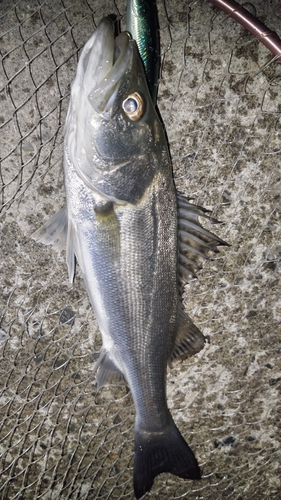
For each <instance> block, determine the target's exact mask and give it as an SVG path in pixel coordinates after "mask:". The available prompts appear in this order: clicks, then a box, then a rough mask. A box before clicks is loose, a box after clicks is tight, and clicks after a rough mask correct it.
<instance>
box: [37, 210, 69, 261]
mask: <svg viewBox="0 0 281 500" xmlns="http://www.w3.org/2000/svg"><path fill="white" fill-rule="evenodd" d="M67 229H68V221H67V212H66V206H65V207H63V208H62V209H61V210H59V211H58V212H57V213H55V214H54V215H52V217H50V219H48V220H47V222H45V224H43V226H41V227H40V228H39V229H37V231H35V232H34V233H33V234H32V235H31V238H33V239H34V240H35V241H38V242H40V243H43V244H44V245H53V247H54V248H55V249H56V250H59V251H60V250H63V248H65V247H66V237H67Z"/></svg>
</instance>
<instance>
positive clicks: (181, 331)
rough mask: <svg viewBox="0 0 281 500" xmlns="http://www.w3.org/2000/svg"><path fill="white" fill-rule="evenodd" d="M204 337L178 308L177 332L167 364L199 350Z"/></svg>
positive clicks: (202, 345)
mask: <svg viewBox="0 0 281 500" xmlns="http://www.w3.org/2000/svg"><path fill="white" fill-rule="evenodd" d="M205 342H206V339H205V337H204V335H203V334H202V333H201V332H200V330H199V329H198V328H197V326H195V325H194V323H193V322H192V320H191V319H190V317H189V316H188V315H187V314H186V313H185V312H184V311H183V310H182V308H181V306H179V309H178V315H177V334H176V338H175V342H174V346H173V350H172V353H171V355H170V357H169V359H168V365H169V366H170V365H171V364H173V363H174V361H178V360H184V359H186V358H189V357H190V356H193V355H194V354H196V353H197V352H199V351H201V349H203V347H204V346H205Z"/></svg>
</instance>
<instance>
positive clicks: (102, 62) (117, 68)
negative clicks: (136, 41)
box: [81, 18, 133, 118]
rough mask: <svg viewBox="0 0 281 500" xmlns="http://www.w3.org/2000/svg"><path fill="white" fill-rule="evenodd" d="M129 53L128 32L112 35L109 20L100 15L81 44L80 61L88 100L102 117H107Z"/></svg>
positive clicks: (128, 60) (131, 51) (127, 62)
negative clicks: (81, 54) (98, 20)
mask: <svg viewBox="0 0 281 500" xmlns="http://www.w3.org/2000/svg"><path fill="white" fill-rule="evenodd" d="M87 45H88V47H87ZM87 49H88V50H87ZM132 57H133V48H132V44H130V36H129V34H128V33H127V32H122V33H120V34H119V35H118V36H117V37H116V38H115V36H114V25H113V22H112V20H111V19H110V18H104V19H102V20H101V22H100V23H99V25H98V27H97V29H96V31H95V33H94V35H93V36H92V37H91V38H90V40H89V41H88V42H87V44H86V46H85V50H84V54H83V60H82V61H81V64H82V68H83V72H84V75H83V87H84V89H85V92H86V95H87V96H88V101H89V102H90V104H91V106H92V108H93V109H94V110H95V111H96V112H97V113H99V114H102V115H103V117H104V118H110V115H111V110H112V107H113V104H114V102H115V99H116V95H117V93H118V89H119V86H120V83H121V81H122V77H123V75H124V74H125V72H126V70H127V69H128V66H130V64H131V62H132Z"/></svg>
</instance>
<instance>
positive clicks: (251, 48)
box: [0, 0, 281, 500]
mask: <svg viewBox="0 0 281 500" xmlns="http://www.w3.org/2000/svg"><path fill="white" fill-rule="evenodd" d="M157 4H158V10H159V20H160V34H161V51H162V71H161V80H160V87H159V97H158V106H159V110H160V112H161V115H162V118H163V121H164V124H165V126H166V130H167V135H168V138H169V144H170V149H171V155H172V160H173V167H174V177H175V183H176V185H177V187H178V189H179V190H180V191H181V192H182V193H184V194H186V195H188V196H190V197H192V198H193V199H194V202H195V203H199V204H201V205H203V206H205V207H206V208H209V209H212V210H213V213H214V215H215V217H217V218H218V219H220V220H221V221H223V223H222V224H221V225H219V226H216V227H215V228H214V229H213V230H215V231H216V233H217V234H218V235H219V236H220V237H221V238H223V239H225V240H226V241H227V242H229V243H230V244H231V247H229V248H223V249H222V250H221V252H220V253H219V254H217V255H215V258H213V259H212V260H210V261H209V262H206V263H205V265H204V267H203V270H202V271H201V272H200V273H199V274H198V278H199V279H198V280H196V281H193V282H192V283H190V284H189V285H187V287H186V294H185V302H184V303H185V307H186V310H187V311H188V312H189V314H190V315H191V317H192V318H193V319H194V322H195V323H196V324H197V326H199V327H200V328H201V330H202V332H203V333H204V335H206V336H207V338H208V339H209V342H208V344H207V345H206V347H205V349H204V350H203V351H201V352H200V353H199V354H198V355H196V356H195V357H194V358H192V359H190V360H187V361H185V362H184V363H182V364H179V365H177V366H176V367H175V368H173V369H172V370H170V371H169V374H168V402H169V407H170V409H171V412H172V414H173V416H174V418H175V421H176V423H177V425H178V426H179V428H180V430H181V431H182V433H183V435H184V436H185V438H186V440H187V441H188V442H189V444H190V445H191V447H192V449H193V450H194V452H195V453H196V456H197V458H198V460H199V462H200V466H201V469H202V472H203V479H202V480H201V481H200V482H189V481H184V480H181V479H179V478H176V477H174V476H171V475H167V474H166V475H161V476H159V477H158V478H157V479H156V480H155V483H154V486H153V489H152V491H151V493H150V494H148V495H147V498H151V499H160V500H170V499H180V498H189V499H190V500H192V499H193V500H195V499H200V500H201V499H202V500H203V499H204V500H207V499H208V500H213V499H216V500H217V499H223V498H227V499H232V500H251V499H253V498H255V500H263V499H271V500H272V499H279V498H281V479H280V478H281V466H280V462H281V451H280V444H281V437H280V436H281V427H280V419H281V403H280V401H281V356H280V354H281V298H280V295H281V293H280V281H281V279H280V276H281V238H280V234H281V229H280V215H281V210H280V196H281V168H280V150H281V122H280V116H281V67H280V65H279V64H278V63H277V62H276V61H273V60H272V57H271V54H270V53H269V52H268V50H267V49H266V48H265V47H264V46H263V45H261V44H260V43H259V42H258V41H257V40H256V39H254V38H253V37H252V36H251V35H250V34H248V33H246V32H245V31H244V30H243V29H242V27H241V26H240V25H238V24H236V23H235V22H234V21H233V20H231V19H229V18H227V17H226V16H225V15H224V14H223V13H222V12H219V11H218V10H216V9H215V8H214V7H213V6H212V4H211V3H210V2H209V1H208V0H197V1H196V0H192V1H191V0H177V1H175V0H173V1H172V0H166V2H165V6H164V4H163V2H162V0H159V1H158V2H157ZM279 4H280V2H279V0H272V1H270V2H269V1H268V2H264V1H263V0H252V2H251V6H250V7H249V8H251V9H253V7H255V11H256V15H257V17H258V18H259V19H260V20H262V21H263V22H265V23H266V24H267V26H268V27H270V28H271V29H272V30H274V31H276V32H277V33H278V34H279V36H281V10H280V5H279ZM248 6H249V4H248ZM124 11H125V2H123V1H121V0H116V1H114V0H107V1H102V0H88V1H87V0H84V1H71V0H60V1H55V0H46V1H43V0H42V1H41V2H39V1H38V2H29V3H27V2H25V1H23V0H19V1H15V0H14V1H13V2H11V1H10V0H3V2H1V4H0V23H1V24H0V26H1V27H0V33H1V36H2V38H1V43H0V50H1V56H2V61H1V65H0V101H1V107H0V127H1V129H0V130H1V132H0V133H1V164H0V183H1V187H0V193H1V208H2V210H1V221H0V224H1V233H0V237H1V271H0V280H1V290H0V292H1V306H0V344H1V345H0V347H1V365H0V373H1V385H0V387H1V399H0V463H1V465H0V467H1V469H0V470H1V476H0V498H1V499H3V500H12V499H13V500H29V499H42V500H57V499H60V500H66V499H71V500H78V499H79V500H80V499H83V500H84V499H87V500H93V499H119V498H122V499H123V498H126V499H132V498H133V491H132V465H133V424H134V408H133V404H132V399H131V396H130V394H129V393H127V391H126V389H124V388H118V387H112V388H104V389H102V390H100V391H99V392H96V391H95V389H94V387H93V373H92V366H93V362H94V361H95V359H96V358H97V355H98V351H99V348H100V346H101V339H100V335H99V333H98V328H97V324H96V321H95V318H94V314H93V312H92V310H91V307H90V304H89V300H88V297H87V293H86V290H85V287H84V283H83V280H82V277H81V273H80V270H79V268H77V273H76V279H75V282H74V284H73V286H70V285H69V284H68V276H67V269H66V264H65V253H64V252H61V253H60V254H59V253H56V252H55V251H54V250H52V248H49V247H45V246H43V245H40V244H37V243H35V242H34V241H33V240H32V239H31V238H30V235H31V233H32V232H33V231H34V230H35V229H37V228H38V227H39V226H40V225H41V224H42V223H43V222H44V221H46V220H47V219H48V217H49V216H50V215H52V214H53V213H54V212H55V211H57V210H58V209H59V208H61V207H62V206H63V204H64V198H65V196H64V188H63V170H62V141H63V124H64V120H65V115H66V110H67V106H68V102H69V91H70V83H71V81H72V80H73V77H74V74H75V69H76V65H77V56H78V53H79V51H80V49H81V47H82V46H83V45H84V43H85V42H86V41H87V39H88V38H89V36H90V35H91V33H92V31H93V29H94V27H95V23H97V22H98V21H99V20H100V18H101V17H103V16H104V15H107V14H110V13H115V14H117V15H121V16H122V15H123V14H124Z"/></svg>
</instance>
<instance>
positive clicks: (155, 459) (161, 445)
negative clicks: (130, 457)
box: [134, 422, 201, 499]
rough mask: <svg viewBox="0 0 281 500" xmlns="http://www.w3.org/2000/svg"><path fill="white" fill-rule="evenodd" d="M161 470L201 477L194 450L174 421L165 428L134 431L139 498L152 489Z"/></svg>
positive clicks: (135, 468) (195, 477) (137, 492)
mask: <svg viewBox="0 0 281 500" xmlns="http://www.w3.org/2000/svg"><path fill="white" fill-rule="evenodd" d="M162 472H170V473H171V474H174V475H176V476H179V477H181V478H183V479H201V473H200V469H199V466H198V462H197V460H196V458H195V456H194V453H193V451H192V450H191V448H190V447H189V446H188V444H187V443H186V442H185V440H184V438H183V436H182V435H181V433H180V431H179V430H178V428H177V427H176V425H175V424H174V422H172V423H171V425H169V426H168V427H167V428H166V429H165V430H164V432H159V433H151V432H150V433H141V432H138V431H137V430H136V431H135V460H134V491H135V496H136V498H137V499H139V498H141V497H142V496H143V495H144V494H145V493H146V492H148V491H150V489H151V487H152V485H153V481H154V479H155V478H156V476H158V474H161V473H162Z"/></svg>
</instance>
